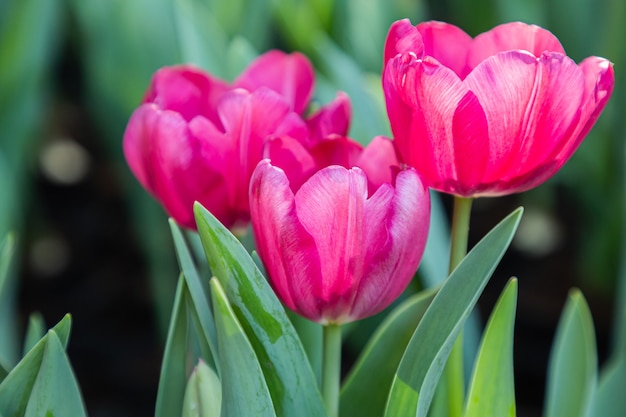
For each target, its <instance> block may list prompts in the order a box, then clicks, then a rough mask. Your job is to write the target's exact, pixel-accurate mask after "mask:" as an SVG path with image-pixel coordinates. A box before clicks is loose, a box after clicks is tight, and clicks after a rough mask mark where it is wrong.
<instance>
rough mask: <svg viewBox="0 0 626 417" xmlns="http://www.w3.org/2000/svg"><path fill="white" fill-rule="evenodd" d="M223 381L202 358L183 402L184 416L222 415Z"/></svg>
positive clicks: (190, 380) (215, 416)
mask: <svg viewBox="0 0 626 417" xmlns="http://www.w3.org/2000/svg"><path fill="white" fill-rule="evenodd" d="M221 406H222V383H221V381H220V379H219V377H218V376H217V374H216V373H215V371H214V370H213V368H211V367H210V366H208V365H207V364H206V363H205V362H204V361H203V360H202V359H201V360H200V361H199V362H198V364H197V365H196V367H195V368H194V370H193V372H192V373H191V376H190V377H189V381H188V382H187V389H186V390H185V399H184V402H183V417H220V410H221Z"/></svg>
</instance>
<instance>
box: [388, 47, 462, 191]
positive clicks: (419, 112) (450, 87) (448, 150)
mask: <svg viewBox="0 0 626 417" xmlns="http://www.w3.org/2000/svg"><path fill="white" fill-rule="evenodd" d="M383 87H384V90H385V98H386V103H387V113H388V115H389V120H390V122H391V128H392V131H393V134H394V140H395V141H396V142H395V143H396V149H397V150H398V153H399V155H400V157H401V159H402V160H403V161H404V162H405V163H407V164H409V165H412V166H419V168H420V173H421V174H422V177H423V178H424V180H425V181H426V183H427V184H429V185H431V184H433V183H437V182H438V181H439V179H440V178H456V166H455V164H454V160H455V143H454V141H453V118H454V114H455V111H456V109H457V107H458V103H459V102H460V101H461V99H463V97H465V95H466V93H467V92H468V88H467V86H466V85H465V84H464V83H463V81H461V80H460V79H459V78H458V76H457V75H456V74H455V73H454V72H453V71H452V70H450V69H449V68H446V67H444V66H442V65H440V64H439V63H438V62H437V61H436V60H435V59H434V58H430V57H425V58H424V59H423V60H416V59H414V58H411V57H410V55H407V54H405V55H402V56H398V57H396V58H394V59H393V60H391V61H390V62H389V65H388V66H387V70H386V71H385V78H384V85H383Z"/></svg>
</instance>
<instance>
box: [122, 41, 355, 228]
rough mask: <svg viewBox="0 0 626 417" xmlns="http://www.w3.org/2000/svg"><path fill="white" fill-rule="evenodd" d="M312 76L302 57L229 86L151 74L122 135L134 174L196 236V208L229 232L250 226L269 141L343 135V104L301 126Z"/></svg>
mask: <svg viewBox="0 0 626 417" xmlns="http://www.w3.org/2000/svg"><path fill="white" fill-rule="evenodd" d="M312 91H313V69H312V67H311V64H310V63H309V62H308V60H307V59H306V58H305V57H304V56H303V55H300V54H297V53H295V54H291V55H288V54H285V53H283V52H279V51H270V52H268V53H266V54H264V55H262V56H260V57H259V58H257V59H256V60H255V61H254V62H252V63H251V64H250V66H249V67H248V68H247V69H246V70H245V71H244V72H243V73H242V74H241V75H240V76H239V77H238V78H237V79H236V80H235V82H234V83H233V84H229V83H227V82H225V81H222V80H220V79H218V78H215V77H213V76H212V75H210V74H207V73H205V72H204V71H202V70H200V69H197V68H193V67H190V66H177V67H166V68H162V69H160V70H159V71H157V72H156V73H155V74H154V77H153V79H152V82H151V84H150V87H149V88H148V91H147V93H146V95H145V97H144V102H143V104H142V105H141V106H140V107H139V108H138V109H137V110H135V112H134V113H133V114H132V116H131V118H130V120H129V122H128V126H127V128H126V132H125V133H124V144H123V146H124V154H125V156H126V160H127V162H128V165H129V166H130V169H131V171H132V172H133V174H135V176H136V177H137V179H138V180H139V182H140V183H141V185H142V186H143V187H144V188H146V190H148V192H150V194H152V195H153V196H154V197H155V198H156V199H157V200H158V201H159V202H160V203H161V204H162V205H163V206H164V208H165V210H166V211H167V213H168V214H169V215H170V216H171V217H173V218H174V219H175V220H176V221H177V222H178V223H179V224H181V225H182V226H185V227H187V228H191V229H195V227H196V226H195V222H194V217H193V203H194V202H195V201H199V202H200V203H202V204H203V205H204V206H205V207H206V208H207V209H208V210H209V211H211V212H212V213H213V215H215V216H216V217H217V218H218V219H219V220H220V221H221V222H222V223H223V224H224V225H225V226H226V227H228V228H231V229H234V228H240V227H245V226H246V225H247V222H248V221H249V217H250V213H249V207H248V185H249V180H250V176H251V175H252V171H253V170H254V167H256V165H257V163H258V162H259V161H260V160H261V158H262V156H263V147H264V144H265V142H266V140H267V138H268V137H270V136H271V135H281V136H282V135H285V136H289V137H291V138H293V139H294V140H296V141H302V142H304V141H308V140H309V138H310V136H311V134H310V133H309V132H315V131H323V132H324V133H325V134H327V133H328V132H332V131H335V132H336V133H340V134H345V131H346V130H347V126H348V125H349V112H350V103H349V101H348V100H347V97H344V96H341V95H340V96H338V98H337V99H336V100H335V101H334V102H333V103H331V104H330V105H329V106H328V107H323V108H322V109H321V110H320V114H322V115H326V116H319V117H318V119H319V120H317V119H316V120H303V119H302V117H301V116H300V114H301V113H302V112H303V111H304V109H305V108H306V107H307V106H308V103H309V101H310V99H311V94H312Z"/></svg>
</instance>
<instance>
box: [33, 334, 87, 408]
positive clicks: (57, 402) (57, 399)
mask: <svg viewBox="0 0 626 417" xmlns="http://www.w3.org/2000/svg"><path fill="white" fill-rule="evenodd" d="M24 416H25V417H41V416H46V417H66V416H67V417H81V416H86V413H85V406H84V404H83V400H82V397H81V395H80V389H79V388H78V384H77V382H76V377H75V376H74V372H73V371H72V367H71V365H70V362H69V360H68V359H67V355H66V354H65V350H64V346H63V344H62V343H61V340H60V339H59V337H58V336H57V334H56V333H55V331H54V330H51V331H50V332H49V333H48V335H47V336H46V346H45V351H44V353H43V358H42V360H41V366H40V368H39V372H38V374H37V379H36V380H35V384H34V386H33V389H32V391H31V393H30V398H29V400H28V405H27V406H26V412H25V414H24Z"/></svg>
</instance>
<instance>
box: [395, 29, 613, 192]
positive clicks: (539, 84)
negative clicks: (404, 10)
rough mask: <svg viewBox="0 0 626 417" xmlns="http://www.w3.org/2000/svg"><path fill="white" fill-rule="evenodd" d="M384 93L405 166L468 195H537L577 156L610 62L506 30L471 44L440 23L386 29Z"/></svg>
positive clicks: (541, 35) (439, 186)
mask: <svg viewBox="0 0 626 417" xmlns="http://www.w3.org/2000/svg"><path fill="white" fill-rule="evenodd" d="M384 55H385V56H384V63H385V70H384V75H383V88H384V91H385V99H386V103H387V113H388V116H389V120H390V122H391V128H392V131H393V134H394V138H395V144H396V148H397V150H398V152H399V154H400V157H401V159H402V160H403V161H404V162H405V163H407V164H408V165H411V166H413V167H415V168H416V169H417V170H418V171H419V172H420V174H421V175H422V177H423V178H424V181H425V182H426V184H427V185H428V186H430V187H432V188H434V189H436V190H439V191H442V192H446V193H450V194H455V195H458V196H463V197H478V196H497V195H505V194H511V193H517V192H521V191H525V190H528V189H530V188H533V187H536V186H538V185H539V184H541V183H543V182H544V181H546V180H547V179H548V178H550V177H551V176H552V175H554V174H555V173H556V172H557V171H558V170H559V169H560V168H561V167H562V166H563V165H564V164H565V162H567V160H568V159H569V158H570V157H571V156H572V154H573V153H574V152H575V150H576V149H577V148H578V146H579V145H580V143H581V142H582V140H583V139H584V137H585V136H586V135H587V133H588V132H589V130H590V129H591V127H592V126H593V124H594V123H595V121H596V120H597V118H598V117H599V115H600V113H601V111H602V109H603V108H604V106H605V105H606V103H607V101H608V100H609V97H610V96H611V93H612V91H613V84H614V74H613V66H612V64H611V63H610V62H609V61H607V60H606V59H603V58H598V57H590V58H587V59H585V60H584V61H582V62H581V63H580V64H579V65H577V64H576V63H575V62H574V61H572V60H571V59H570V58H568V57H567V56H566V55H565V52H564V50H563V47H562V46H561V44H560V43H559V41H558V39H556V37H554V35H552V34H551V33H550V32H548V31H546V30H544V29H542V28H540V27H538V26H534V25H526V24H523V23H507V24H503V25H500V26H497V27H495V28H494V29H492V30H490V31H488V32H486V33H483V34H481V35H479V36H477V37H476V38H474V39H472V38H471V37H470V36H469V35H467V34H466V33H465V32H463V31H462V30H461V29H459V28H457V27H456V26H453V25H450V24H447V23H441V22H426V23H421V24H419V25H417V26H416V27H415V26H413V25H411V23H410V22H409V21H408V20H400V21H397V22H395V23H394V24H393V25H392V26H391V28H390V29H389V34H388V37H387V41H386V45H385V52H384Z"/></svg>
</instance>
